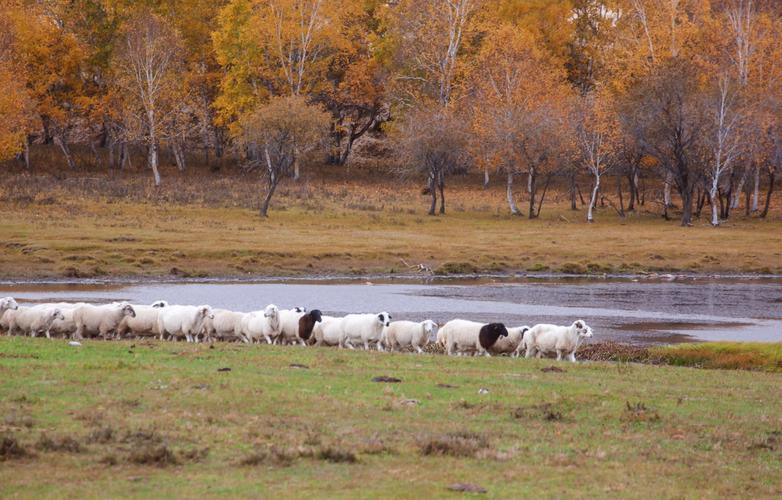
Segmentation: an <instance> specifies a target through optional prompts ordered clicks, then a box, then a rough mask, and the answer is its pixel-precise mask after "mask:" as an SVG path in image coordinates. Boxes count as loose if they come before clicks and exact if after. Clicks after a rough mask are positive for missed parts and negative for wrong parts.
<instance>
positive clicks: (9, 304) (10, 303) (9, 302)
mask: <svg viewBox="0 0 782 500" xmlns="http://www.w3.org/2000/svg"><path fill="white" fill-rule="evenodd" d="M4 309H12V310H16V309H19V304H17V303H16V301H15V300H14V298H13V297H3V298H2V299H0V311H2V310H4Z"/></svg>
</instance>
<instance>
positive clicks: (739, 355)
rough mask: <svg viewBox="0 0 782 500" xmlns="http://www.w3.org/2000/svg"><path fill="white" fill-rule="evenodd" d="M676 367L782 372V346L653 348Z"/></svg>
mask: <svg viewBox="0 0 782 500" xmlns="http://www.w3.org/2000/svg"><path fill="white" fill-rule="evenodd" d="M650 354H651V355H652V356H653V357H656V356H659V357H660V358H661V359H662V360H663V361H664V362H666V363H668V364H670V365H674V366H693V367H698V368H716V369H728V370H734V369H741V370H764V371H772V372H782V343H775V344H772V343H761V342H708V343H703V344H679V345H675V346H667V347H657V348H652V349H650Z"/></svg>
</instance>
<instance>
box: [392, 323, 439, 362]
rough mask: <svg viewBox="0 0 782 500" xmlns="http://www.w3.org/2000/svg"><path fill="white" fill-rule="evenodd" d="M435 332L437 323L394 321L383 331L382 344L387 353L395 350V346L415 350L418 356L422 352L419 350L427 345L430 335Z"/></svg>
mask: <svg viewBox="0 0 782 500" xmlns="http://www.w3.org/2000/svg"><path fill="white" fill-rule="evenodd" d="M436 330H437V323H435V322H434V321H432V320H430V319H427V320H425V321H422V322H420V323H415V322H413V321H394V322H393V323H391V324H390V325H388V328H386V329H385V332H384V334H385V339H384V342H383V343H384V344H385V346H386V347H387V348H388V350H389V351H394V350H396V348H397V346H398V347H400V348H402V347H407V346H411V347H413V348H415V349H416V350H417V351H418V353H419V354H422V353H423V352H424V351H423V349H421V348H422V347H424V346H425V345H426V344H428V343H429V339H430V338H431V336H432V334H434V332H435V331H436Z"/></svg>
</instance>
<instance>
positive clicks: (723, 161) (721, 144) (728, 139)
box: [706, 74, 741, 227]
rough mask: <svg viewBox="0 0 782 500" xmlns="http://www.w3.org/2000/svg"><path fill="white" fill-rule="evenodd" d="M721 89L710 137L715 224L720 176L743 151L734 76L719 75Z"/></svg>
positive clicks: (714, 221) (709, 171) (714, 223)
mask: <svg viewBox="0 0 782 500" xmlns="http://www.w3.org/2000/svg"><path fill="white" fill-rule="evenodd" d="M717 90H718V91H717V93H716V94H717V95H716V98H713V101H714V103H713V104H712V109H713V111H712V126H711V129H712V130H711V131H710V135H711V140H710V141H709V140H707V143H708V144H709V147H708V150H709V153H710V155H709V156H710V163H711V164H710V165H709V166H708V168H707V169H706V172H707V181H708V183H709V185H708V189H709V203H710V204H711V225H712V226H715V227H716V226H719V224H720V219H719V210H718V208H719V198H718V197H719V188H720V178H721V176H722V175H723V174H724V173H725V172H727V171H728V170H729V169H730V168H732V167H733V164H734V163H735V161H736V159H737V158H738V157H739V154H740V152H741V149H740V137H739V132H740V115H739V113H738V111H737V109H736V102H735V100H736V92H735V90H734V89H733V88H732V87H731V80H730V77H729V76H728V75H727V74H722V75H721V76H720V77H719V82H718V89H717Z"/></svg>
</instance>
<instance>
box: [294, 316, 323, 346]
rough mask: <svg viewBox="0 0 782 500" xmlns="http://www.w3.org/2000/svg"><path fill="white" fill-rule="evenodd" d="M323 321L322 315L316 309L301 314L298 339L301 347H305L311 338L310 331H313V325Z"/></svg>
mask: <svg viewBox="0 0 782 500" xmlns="http://www.w3.org/2000/svg"><path fill="white" fill-rule="evenodd" d="M321 321H323V315H322V314H321V312H320V311H319V310H318V309H313V310H312V311H310V312H308V313H305V314H303V315H302V316H301V317H300V318H299V331H298V335H299V338H300V339H301V340H302V345H307V342H308V341H309V340H310V337H312V331H313V330H314V329H315V325H316V324H318V323H319V322H321Z"/></svg>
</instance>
